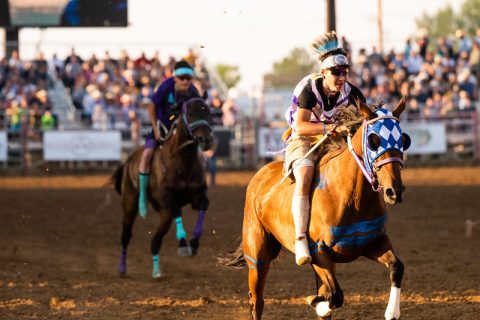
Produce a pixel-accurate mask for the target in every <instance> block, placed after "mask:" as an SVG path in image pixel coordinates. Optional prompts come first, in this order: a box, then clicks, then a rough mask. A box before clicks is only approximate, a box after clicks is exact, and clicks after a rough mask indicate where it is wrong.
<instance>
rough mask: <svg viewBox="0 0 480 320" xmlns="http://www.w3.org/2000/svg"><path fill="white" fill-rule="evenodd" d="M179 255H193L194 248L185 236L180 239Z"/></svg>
mask: <svg viewBox="0 0 480 320" xmlns="http://www.w3.org/2000/svg"><path fill="white" fill-rule="evenodd" d="M177 255H178V256H179V257H191V256H192V255H193V253H192V248H190V245H189V244H188V242H187V240H185V238H182V239H180V241H179V244H178V249H177Z"/></svg>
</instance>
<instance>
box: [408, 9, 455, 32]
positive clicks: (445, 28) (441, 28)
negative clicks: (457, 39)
mask: <svg viewBox="0 0 480 320" xmlns="http://www.w3.org/2000/svg"><path fill="white" fill-rule="evenodd" d="M416 23H417V28H419V29H425V30H426V31H427V32H428V36H429V37H430V38H434V39H435V38H438V37H440V36H445V35H450V34H454V33H455V30H456V29H457V28H458V25H457V22H456V17H455V12H454V11H453V9H452V7H451V6H450V5H447V7H446V8H445V9H440V10H438V11H437V13H435V14H433V15H428V14H427V13H425V12H424V13H423V16H422V17H421V18H420V19H416Z"/></svg>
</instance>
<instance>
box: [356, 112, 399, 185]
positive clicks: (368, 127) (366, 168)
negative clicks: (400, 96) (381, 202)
mask: <svg viewBox="0 0 480 320" xmlns="http://www.w3.org/2000/svg"><path fill="white" fill-rule="evenodd" d="M386 119H392V120H390V123H389V126H393V127H394V128H396V130H397V131H399V132H398V135H399V137H397V138H396V143H394V144H393V145H392V144H391V143H388V144H387V146H386V147H384V148H382V150H381V151H380V152H377V151H376V150H375V151H372V150H371V149H369V144H368V141H367V139H368V134H369V133H372V132H373V133H374V134H377V135H379V136H380V137H381V139H384V138H383V137H382V134H381V133H380V132H377V130H375V129H374V128H373V124H374V123H375V122H377V121H379V120H386ZM398 123H399V119H398V118H397V117H395V116H393V115H391V114H388V113H387V114H385V115H379V116H378V117H376V118H374V119H371V120H364V121H363V124H362V127H363V136H362V157H363V162H362V160H361V159H360V157H359V156H358V154H357V153H356V152H355V150H354V148H353V144H352V134H351V133H349V135H348V137H347V143H348V149H349V150H350V152H351V153H352V155H353V157H354V158H355V161H356V162H357V164H358V166H359V167H360V169H361V171H362V173H363V175H364V176H365V178H366V179H367V181H368V182H369V183H370V185H371V186H372V189H373V190H374V191H375V192H379V191H380V190H381V189H382V186H381V185H380V184H379V182H378V177H377V172H378V171H379V170H380V169H381V167H382V166H384V165H386V164H388V163H393V162H398V163H400V167H401V168H403V165H404V162H403V159H402V158H399V157H390V158H387V159H383V160H378V158H379V157H380V156H381V155H382V154H384V153H385V152H387V151H389V150H396V151H399V152H400V153H401V154H402V155H403V147H402V144H401V143H399V142H400V141H401V139H402V132H401V129H400V126H399V124H398ZM381 126H382V128H383V129H384V127H386V126H384V125H383V123H382V125H381ZM399 129H400V130H399ZM388 133H389V134H391V133H392V130H390V131H389V132H388Z"/></svg>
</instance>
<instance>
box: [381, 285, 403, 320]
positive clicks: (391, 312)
mask: <svg viewBox="0 0 480 320" xmlns="http://www.w3.org/2000/svg"><path fill="white" fill-rule="evenodd" d="M400 290H401V289H400V288H396V287H391V289H390V299H388V306H387V309H386V310H385V319H386V320H391V319H397V320H398V319H399V318H400Z"/></svg>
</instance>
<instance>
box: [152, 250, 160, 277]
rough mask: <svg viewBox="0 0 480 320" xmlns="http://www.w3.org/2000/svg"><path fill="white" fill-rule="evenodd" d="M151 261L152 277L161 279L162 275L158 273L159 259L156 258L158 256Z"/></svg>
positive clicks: (155, 256)
mask: <svg viewBox="0 0 480 320" xmlns="http://www.w3.org/2000/svg"><path fill="white" fill-rule="evenodd" d="M152 261H153V269H152V277H153V278H159V277H161V275H162V273H161V271H160V258H159V257H158V254H156V255H154V256H152Z"/></svg>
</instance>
